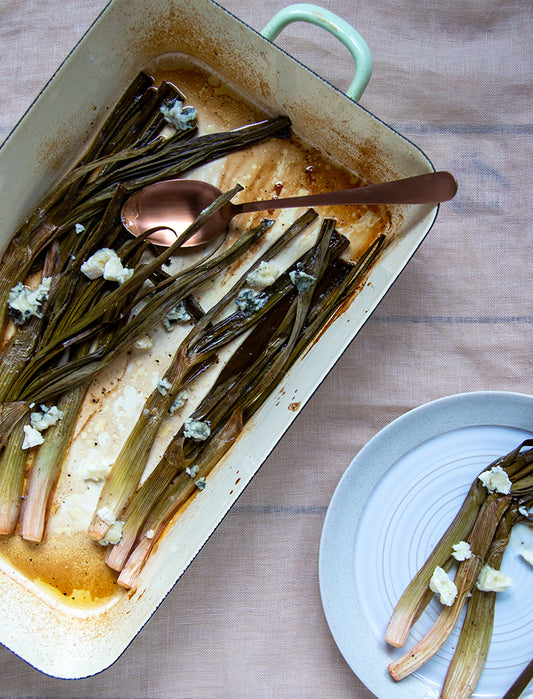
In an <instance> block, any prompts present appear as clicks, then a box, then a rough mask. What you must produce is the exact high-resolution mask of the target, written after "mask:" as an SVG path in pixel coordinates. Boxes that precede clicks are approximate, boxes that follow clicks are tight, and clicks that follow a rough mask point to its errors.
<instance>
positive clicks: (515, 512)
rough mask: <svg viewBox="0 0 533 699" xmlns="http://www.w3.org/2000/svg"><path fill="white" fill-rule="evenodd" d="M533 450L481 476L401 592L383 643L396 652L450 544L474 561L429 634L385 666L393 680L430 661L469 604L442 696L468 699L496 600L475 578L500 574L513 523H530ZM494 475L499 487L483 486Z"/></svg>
mask: <svg viewBox="0 0 533 699" xmlns="http://www.w3.org/2000/svg"><path fill="white" fill-rule="evenodd" d="M532 446H533V440H526V441H524V442H523V443H522V444H520V445H519V446H518V447H517V448H516V449H514V450H513V451H512V452H510V453H509V454H507V455H505V456H504V457H502V458H500V459H497V460H496V461H494V462H493V463H492V464H490V465H489V467H488V468H487V469H485V470H484V472H483V473H482V474H479V476H478V477H477V478H476V480H475V481H474V482H473V483H472V486H471V488H470V490H469V493H468V495H467V497H466V498H465V500H464V502H463V505H462V507H461V509H460V510H459V512H458V514H457V515H456V517H455V519H454V520H453V522H452V524H451V525H450V527H449V528H448V530H447V531H446V533H445V534H444V536H443V537H442V538H441V540H440V541H439V543H438V544H437V546H436V547H435V549H434V550H433V552H432V553H431V554H430V556H429V558H428V559H427V560H426V562H425V564H424V565H423V566H422V568H421V569H420V571H419V572H418V573H417V575H416V576H415V577H414V578H413V580H412V581H411V583H410V584H409V585H408V586H407V588H406V590H405V591H404V593H403V594H402V596H401V598H400V600H399V602H398V603H397V605H396V608H395V610H394V613H393V615H392V618H391V620H390V622H389V626H388V629H387V634H386V639H387V641H388V642H389V643H391V644H392V645H397V646H400V645H403V643H404V641H405V640H406V638H407V636H408V634H409V631H410V628H411V626H412V624H413V623H414V622H415V621H416V619H417V618H418V617H419V616H420V614H421V613H422V612H423V610H424V608H425V607H426V605H427V604H428V602H429V600H430V599H431V597H432V595H433V593H432V591H431V589H430V579H431V577H432V574H433V571H435V568H436V566H441V567H444V566H446V567H447V568H449V567H450V565H451V563H452V562H453V559H452V551H453V548H452V547H453V546H454V544H457V543H458V542H460V541H462V542H467V543H468V545H469V551H470V554H471V555H469V556H468V557H465V559H464V560H461V561H460V562H459V563H458V564H457V570H456V573H455V580H454V583H455V587H456V597H455V599H454V600H452V601H451V602H450V604H449V605H445V606H444V607H443V609H442V611H441V613H440V614H439V616H438V618H437V620H436V621H435V623H434V625H433V626H432V627H431V629H430V631H429V632H428V633H427V634H426V635H425V636H424V637H423V638H422V639H421V640H420V641H419V642H418V643H417V644H416V645H415V646H414V647H413V648H411V649H410V650H409V651H407V652H406V653H405V654H404V655H403V656H401V657H400V658H398V659H396V660H395V661H393V662H392V663H391V664H390V665H389V672H390V674H391V676H392V677H393V678H394V679H395V680H401V679H403V678H404V677H406V676H407V675H409V674H411V673H412V672H414V671H415V670H417V669H418V668H420V667H421V666H422V665H423V664H424V663H425V662H427V661H428V660H429V659H430V658H431V657H433V655H434V654H435V653H436V652H437V651H438V649H439V648H440V647H441V646H442V645H443V643H444V642H445V641H446V639H447V638H448V636H449V635H450V633H451V632H452V630H453V629H454V628H455V626H456V624H457V623H458V620H459V617H460V614H461V612H462V610H463V607H464V606H465V605H466V606H467V610H466V616H465V620H464V622H463V625H462V628H461V633H460V637H459V642H458V644H457V647H456V649H455V653H454V656H453V659H452V661H451V663H450V666H449V669H448V673H447V675H446V679H445V682H444V686H443V689H442V694H441V696H442V697H444V698H445V699H459V698H461V699H468V697H470V696H471V695H472V693H473V692H474V690H475V688H476V686H477V683H478V681H479V678H480V676H481V673H482V671H483V668H484V665H485V660H486V657H487V653H488V649H489V645H490V641H491V637H492V627H493V619H494V604H495V598H496V594H497V593H496V592H493V591H491V590H486V589H484V587H483V586H482V585H481V586H480V584H479V580H480V577H479V576H480V572H481V571H482V569H483V567H484V566H490V570H494V571H498V570H499V569H500V565H501V562H502V558H503V555H504V552H505V549H506V546H507V544H508V542H509V538H510V535H511V530H512V527H513V525H514V524H515V523H516V522H517V521H522V520H524V519H526V520H527V519H528V514H527V507H528V506H529V505H530V504H531V503H532V502H533V448H531V447H532ZM491 473H494V474H497V475H498V477H502V476H503V484H502V485H500V484H494V483H490V482H489V481H487V479H486V478H485V476H486V475H487V474H491Z"/></svg>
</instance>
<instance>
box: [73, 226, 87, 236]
mask: <svg viewBox="0 0 533 699" xmlns="http://www.w3.org/2000/svg"><path fill="white" fill-rule="evenodd" d="M74 231H75V233H76V235H81V234H82V233H84V232H85V226H84V225H83V223H75V224H74Z"/></svg>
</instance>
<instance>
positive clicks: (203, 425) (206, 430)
mask: <svg viewBox="0 0 533 699" xmlns="http://www.w3.org/2000/svg"><path fill="white" fill-rule="evenodd" d="M210 434H211V428H210V427H209V425H208V424H207V422H203V421H202V420H193V418H191V417H188V418H187V419H186V420H185V422H184V423H183V436H184V437H190V438H191V439H194V440H195V441H196V442H203V441H205V440H206V439H207V438H208V437H209V435H210Z"/></svg>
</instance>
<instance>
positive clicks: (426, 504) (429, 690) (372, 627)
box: [320, 392, 533, 699]
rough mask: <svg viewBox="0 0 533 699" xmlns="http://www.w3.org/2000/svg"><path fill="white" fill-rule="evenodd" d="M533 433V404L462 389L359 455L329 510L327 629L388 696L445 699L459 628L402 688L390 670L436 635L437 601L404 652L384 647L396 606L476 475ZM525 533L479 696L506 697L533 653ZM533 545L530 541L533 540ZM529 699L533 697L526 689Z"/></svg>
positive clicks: (324, 549) (323, 566) (510, 554)
mask: <svg viewBox="0 0 533 699" xmlns="http://www.w3.org/2000/svg"><path fill="white" fill-rule="evenodd" d="M532 435H533V397H532V396H524V395H520V394H508V393H501V392H483V393H470V394H461V395H459V396H451V397H449V398H445V399H442V400H439V401H435V402H433V403H430V404H428V405H426V406H422V407H421V408H418V409H416V410H413V411H411V412H410V413H407V414H406V415H404V416H403V417H401V418H399V419H398V420H396V421H395V422H393V423H391V424H390V425H389V426H388V427H387V428H385V429H384V430H382V432H380V433H379V434H378V435H376V437H374V438H373V439H372V440H371V441H370V442H369V443H368V444H367V445H366V446H365V448H364V449H362V450H361V452H359V454H358V455H357V456H356V457H355V459H354V460H353V461H352V463H351V464H350V466H349V468H348V469H347V471H346V472H345V474H344V476H343V478H342V479H341V481H340V483H339V485H338V487H337V489H336V491H335V494H334V496H333V498H332V501H331V503H330V506H329V509H328V514H327V517H326V521H325V523H324V530H323V534H322V541H321V550H320V586H321V594H322V600H323V604H324V610H325V613H326V617H327V620H328V623H329V625H330V629H331V632H332V634H333V637H334V638H335V641H336V643H337V645H338V647H339V649H340V651H341V652H342V653H343V655H344V657H345V659H346V661H347V662H348V664H349V665H350V667H351V668H352V669H353V671H354V672H355V673H356V674H357V675H358V676H359V677H360V679H361V680H362V681H363V682H364V683H365V684H366V685H367V687H368V688H369V689H370V690H371V691H372V692H374V693H375V694H376V696H378V697H379V698H380V699H386V698H388V697H391V698H392V697H394V699H397V698H399V697H404V696H405V697H410V698H412V699H417V698H418V697H438V695H439V689H440V687H441V685H442V682H443V680H444V677H445V674H446V669H447V666H448V664H449V661H450V659H451V657H452V655H453V651H454V648H455V644H456V642H457V638H458V632H459V629H458V628H457V629H456V630H455V631H454V632H453V633H452V635H451V636H450V638H449V639H448V641H447V642H446V643H445V645H444V646H443V647H442V648H441V649H440V650H439V651H438V653H437V654H436V655H435V656H434V658H433V659H432V660H431V661H430V662H429V663H427V664H426V665H425V666H423V667H422V668H421V669H420V670H419V671H418V672H417V673H415V674H414V675H413V676H411V677H409V678H407V679H406V680H403V681H402V682H400V683H396V682H394V681H393V680H392V679H391V678H390V677H389V675H388V672H387V665H388V663H389V662H390V661H391V660H392V659H393V658H394V657H397V656H400V655H402V654H403V653H404V652H405V651H406V650H408V649H409V648H411V647H412V646H413V645H414V644H415V643H416V642H417V641H418V640H420V638H422V636H423V635H424V634H425V633H426V632H427V631H428V630H429V628H430V627H431V625H432V624H433V622H434V621H435V619H436V617H437V616H438V614H439V612H440V609H441V605H440V603H439V602H438V600H437V599H436V598H434V599H433V601H432V602H431V603H430V605H429V607H428V608H427V609H426V611H425V613H424V615H423V616H422V617H421V618H420V619H419V621H418V622H417V624H416V625H415V627H414V628H413V630H412V632H411V634H410V636H409V639H408V641H407V643H406V645H405V646H404V648H403V649H395V648H392V647H390V646H388V645H387V644H386V643H385V642H384V640H383V639H384V632H385V628H386V625H387V622H388V620H389V618H390V615H391V612H392V610H393V608H394V605H395V604H396V601H397V600H398V598H399V597H400V595H401V593H402V592H403V590H404V588H405V586H406V585H407V583H408V582H409V580H410V579H411V578H412V577H413V576H414V574H415V573H416V571H417V570H418V568H419V567H420V566H421V565H422V564H423V562H424V561H425V559H426V558H427V556H428V554H429V553H430V552H431V550H432V549H433V547H434V545H435V543H436V542H437V541H438V539H439V538H440V536H441V535H442V533H443V532H444V531H445V529H446V527H447V525H448V524H449V523H450V522H451V520H452V519H453V517H454V516H455V514H456V512H457V510H458V509H459V507H460V505H461V503H462V501H463V499H464V497H465V495H466V493H467V491H468V488H469V487H470V484H471V482H472V480H473V479H474V478H475V477H476V475H477V474H478V473H479V472H480V471H482V470H483V469H484V468H485V467H486V466H488V465H489V464H490V463H491V462H492V461H493V460H494V459H495V458H497V457H499V456H501V455H503V454H505V453H507V452H509V451H511V450H512V449H514V448H515V447H516V446H517V445H518V444H519V443H520V442H521V441H523V439H526V438H528V437H531V436H532ZM524 534H526V535H527V532H526V533H524V532H523V531H522V530H520V531H519V530H517V531H515V532H514V534H513V540H512V542H511V545H510V546H509V548H508V550H507V552H506V554H505V557H504V561H503V564H502V570H503V571H504V572H505V573H507V574H508V575H511V577H512V578H513V581H514V584H513V586H512V587H511V588H510V589H509V590H507V591H506V592H505V593H500V594H499V595H498V598H497V604H496V613H495V625H494V633H493V639H492V644H491V648H490V652H489V656H488V659H487V663H486V666H485V670H484V672H483V675H482V677H481V680H480V682H479V684H478V687H477V689H476V692H475V694H474V696H476V697H494V698H495V697H501V696H502V694H503V693H504V692H505V690H506V689H507V688H508V687H509V686H510V685H511V684H512V682H513V681H514V679H515V678H516V677H517V676H518V674H519V673H520V671H521V669H522V668H523V667H524V666H525V665H526V664H527V662H528V661H529V660H530V658H531V657H532V655H533V602H532V601H531V594H530V590H531V583H532V581H533V568H532V567H531V565H529V564H528V563H526V562H525V561H524V559H523V558H522V557H521V556H520V554H519V548H520V546H522V545H523V543H524ZM525 543H527V544H529V545H530V546H531V547H532V548H533V540H532V541H526V542H525ZM524 696H533V688H531V687H530V688H529V689H528V691H526V693H525V694H524Z"/></svg>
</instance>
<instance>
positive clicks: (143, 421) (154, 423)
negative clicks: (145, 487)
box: [89, 345, 192, 541]
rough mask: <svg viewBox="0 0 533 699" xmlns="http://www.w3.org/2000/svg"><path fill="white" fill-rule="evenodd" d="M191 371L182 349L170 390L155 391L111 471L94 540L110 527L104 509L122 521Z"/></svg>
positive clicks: (93, 528)
mask: <svg viewBox="0 0 533 699" xmlns="http://www.w3.org/2000/svg"><path fill="white" fill-rule="evenodd" d="M191 368H192V363H191V361H190V359H189V358H188V357H187V354H186V351H185V347H184V346H183V345H182V346H180V348H179V350H178V352H177V353H176V354H175V355H174V358H173V361H172V364H171V365H170V367H169V369H167V371H166V372H165V375H164V379H165V380H166V381H168V382H169V384H170V386H169V388H168V389H166V390H165V392H164V393H162V392H161V391H160V390H159V389H158V388H157V387H156V388H155V389H154V390H153V391H152V393H151V394H150V396H149V397H148V399H147V400H146V402H145V404H144V407H143V409H142V411H141V413H140V415H139V417H138V418H137V422H136V423H135V426H134V428H133V429H132V430H131V432H130V433H129V434H128V437H127V439H126V442H125V443H124V445H123V446H122V448H121V450H120V452H119V454H118V456H117V458H116V459H115V461H114V463H113V465H112V467H111V471H110V473H109V475H108V477H107V478H106V481H105V483H104V486H103V488H102V492H101V493H100V497H99V499H98V504H97V507H96V512H95V513H94V516H93V519H92V521H91V524H90V527H89V535H90V536H91V537H92V538H93V539H96V540H97V541H99V540H101V539H103V538H104V537H105V534H106V532H107V530H108V529H109V526H110V525H109V523H108V522H105V521H104V519H103V518H102V516H101V514H102V512H101V511H102V509H103V508H105V509H106V511H109V510H111V511H112V512H113V513H114V515H115V517H116V518H117V519H120V516H121V512H122V510H123V509H124V508H125V507H126V506H127V504H128V502H129V501H130V500H131V498H132V497H133V494H134V493H135V490H136V488H137V485H138V483H139V481H140V479H141V477H142V474H143V472H144V469H145V468H146V464H147V462H148V457H149V456H150V451H151V449H152V446H153V444H154V440H155V438H156V436H157V433H158V431H159V428H160V427H161V423H162V422H163V420H164V419H165V417H166V416H167V415H168V412H169V409H170V407H171V405H172V403H173V401H174V400H175V397H176V395H177V393H178V391H179V389H180V387H181V385H182V383H183V380H184V378H185V376H186V374H187V372H188V371H189V369H191Z"/></svg>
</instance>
